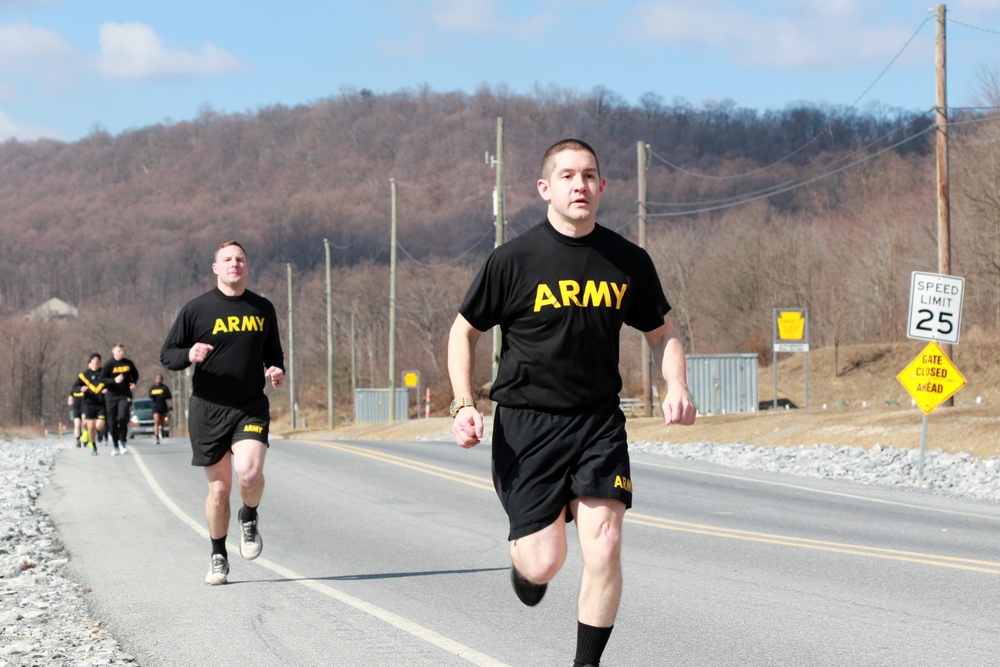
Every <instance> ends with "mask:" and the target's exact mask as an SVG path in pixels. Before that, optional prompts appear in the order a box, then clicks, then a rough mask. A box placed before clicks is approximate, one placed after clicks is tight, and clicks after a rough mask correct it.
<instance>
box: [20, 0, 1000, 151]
mask: <svg viewBox="0 0 1000 667" xmlns="http://www.w3.org/2000/svg"><path fill="white" fill-rule="evenodd" d="M935 6H936V5H935V4H934V3H932V2H930V1H929V0H824V1H822V2H820V1H819V0H698V1H697V2H693V1H691V0H617V1H613V2H609V1H605V2H597V1H594V0H573V1H568V0H364V1H362V2H358V1H356V0H354V1H351V2H348V1H343V0H327V1H325V2H323V1H316V0H311V1H309V2H302V1H301V0H283V1H282V2H274V0H268V1H266V2H265V1H262V0H239V1H234V0H208V1H206V0H197V1H193V0H169V1H164V2H152V1H147V2H137V1H136V0H127V1H126V0H100V1H98V2H94V1H89V2H88V1H84V0H76V1H70V0H0V141H5V140H8V139H11V138H14V139H17V140H20V141H33V140H36V139H40V138H50V139H56V140H60V141H66V142H72V141H76V140H79V139H82V138H84V137H86V136H87V135H88V134H91V133H93V132H95V131H106V132H109V133H111V134H113V135H118V134H120V133H122V132H127V131H129V130H136V129H140V128H143V127H148V126H151V125H157V124H160V123H163V124H168V125H169V124H173V123H177V122H180V121H184V120H191V119H193V118H196V117H197V116H198V115H199V114H200V113H201V112H202V111H204V110H207V109H211V110H212V111H214V112H215V113H220V114H231V113H253V112H256V111H257V110H259V109H262V108H265V107H268V106H273V105H285V106H294V105H298V104H312V103H315V102H318V101H321V100H324V99H329V98H336V97H338V96H339V95H342V94H345V93H348V92H352V91H360V90H365V89H367V90H370V91H372V92H374V93H376V94H387V93H395V92H400V91H415V90H418V89H420V88H424V87H426V88H428V89H430V90H431V91H433V92H437V93H445V92H452V91H461V92H465V93H469V94H472V93H474V92H475V91H476V90H477V89H480V88H482V87H483V86H489V87H490V88H491V89H493V90H497V89H499V88H505V89H506V90H508V91H509V92H511V93H514V94H525V95H533V94H536V93H541V92H546V91H547V92H552V91H553V90H555V91H567V90H568V91H571V92H573V93H576V94H578V95H587V94H590V93H592V92H593V91H594V90H595V89H603V90H605V91H610V92H611V93H613V94H615V95H617V96H618V97H619V98H620V99H621V101H623V102H624V103H626V104H630V105H639V104H640V100H641V99H642V98H643V96H644V95H647V94H649V93H653V94H654V95H658V96H659V97H660V98H661V99H662V101H663V103H664V104H667V105H671V104H674V103H676V102H680V101H683V102H686V103H688V104H690V105H692V106H695V107H702V106H705V105H711V104H718V103H723V102H725V101H727V100H731V101H732V102H733V103H734V104H735V105H736V106H737V107H743V108H750V109H756V110H758V111H761V112H763V111H768V110H781V109H785V108H786V107H788V106H789V105H794V104H803V103H805V104H810V105H816V106H835V107H855V108H857V109H858V110H859V111H861V112H866V111H871V110H875V109H886V108H888V109H903V110H906V111H917V112H919V111H926V110H928V109H930V108H932V107H934V106H935V64H934V62H935V60H934V58H935V46H934V43H935V30H936V26H935V18H934V12H933V8H934V7H935ZM946 9H947V12H946V16H947V23H946V34H947V47H948V48H947V63H948V67H947V83H948V85H947V91H948V93H947V94H948V106H949V107H951V108H956V107H971V106H978V105H979V104H980V103H981V102H980V99H981V97H982V96H981V94H980V93H981V90H982V87H983V85H984V82H985V81H987V80H988V79H989V76H990V75H991V73H992V74H996V73H997V72H998V71H1000V0H955V2H953V3H950V4H947V5H946Z"/></svg>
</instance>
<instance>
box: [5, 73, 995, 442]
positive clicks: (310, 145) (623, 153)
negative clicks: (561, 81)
mask: <svg viewBox="0 0 1000 667" xmlns="http://www.w3.org/2000/svg"><path fill="white" fill-rule="evenodd" d="M498 118H503V124H504V152H503V168H504V172H503V173H504V178H505V182H506V200H505V201H506V213H507V222H508V225H507V234H508V236H513V235H516V234H518V233H519V232H522V231H524V230H525V229H527V228H528V227H529V226H531V225H533V224H535V223H536V222H538V221H539V220H541V218H542V215H543V213H544V207H543V203H542V202H541V200H540V199H539V197H538V195H537V192H536V190H535V181H536V179H537V177H538V168H539V165H538V162H539V160H540V157H541V153H542V151H543V150H544V149H545V147H546V146H548V145H549V144H551V143H552V142H554V141H556V140H558V139H560V138H563V137H565V136H577V137H580V138H583V139H585V140H587V141H589V142H590V143H592V144H593V145H594V146H595V147H596V148H597V150H598V153H599V155H600V158H601V168H602V175H603V176H605V177H606V178H607V179H608V188H607V195H606V197H605V200H604V203H603V204H602V209H601V214H600V215H599V221H600V222H602V223H603V224H605V225H606V226H608V227H611V228H613V229H617V230H619V231H621V232H622V233H623V234H625V235H626V236H629V237H631V238H633V239H635V238H636V234H637V230H638V215H637V212H638V209H639V207H638V202H637V176H638V172H639V168H640V167H639V165H638V160H637V144H638V143H639V142H642V143H644V144H647V145H648V150H647V155H648V156H649V159H648V164H647V165H645V169H646V175H647V180H648V186H647V210H648V213H649V218H648V238H649V241H648V246H649V249H650V252H651V254H652V255H653V257H654V260H655V261H656V262H657V265H658V266H659V268H660V271H661V277H662V278H663V281H664V284H665V288H666V291H667V295H668V298H669V299H670V300H671V302H672V304H673V306H674V312H673V317H674V319H675V321H676V322H677V324H678V325H679V327H680V328H681V331H682V333H683V335H684V337H685V340H686V343H687V346H688V350H689V351H691V352H700V353H709V352H744V351H751V352H759V353H761V355H762V362H763V363H769V361H770V359H769V354H768V349H769V347H770V333H771V311H772V308H774V307H776V306H778V307H805V308H809V309H810V315H811V322H810V331H811V343H812V345H814V346H820V347H821V346H832V345H838V344H845V343H852V342H866V343H871V342H885V341H893V340H898V339H901V338H903V337H904V336H905V320H906V305H907V303H908V298H909V276H910V272H911V271H913V270H923V271H936V267H937V259H936V257H937V241H936V226H937V194H936V192H937V191H936V185H935V155H934V141H935V137H934V126H933V118H934V117H933V114H932V113H925V112H923V111H917V112H904V111H898V110H885V109H874V108H873V109H869V110H867V111H865V112H864V113H862V112H858V111H856V110H853V109H846V108H842V109H838V108H817V107H812V106H808V105H795V106H790V107H788V108H786V109H784V110H778V111H767V112H758V111H754V110H748V109H741V108H737V107H735V106H734V105H732V104H730V103H727V102H723V103H719V104H716V105H708V106H700V107H694V106H692V105H690V104H687V103H686V102H683V101H675V102H673V103H670V104H668V103H666V102H665V101H664V100H663V98H661V97H659V96H658V95H655V94H648V95H647V96H645V97H644V98H643V100H642V102H641V104H639V105H638V106H631V105H628V104H625V103H624V102H623V101H622V100H621V99H619V98H618V97H617V96H616V95H615V94H614V93H611V92H610V91H607V90H603V89H599V90H595V91H593V92H592V93H591V94H587V95H579V94H575V93H570V92H567V91H561V90H555V89H551V90H538V91H536V92H535V93H534V94H533V95H530V96H519V95H512V94H509V93H508V92H507V91H506V90H505V89H503V88H499V89H489V88H483V89H481V90H479V91H477V92H476V93H475V94H472V95H467V94H463V93H447V94H441V93H432V92H429V91H427V90H416V91H404V92H399V93H394V94H388V95H375V94H372V93H370V92H368V91H365V90H360V91H354V90H352V91H345V92H343V93H341V94H340V95H338V96H336V97H332V98H330V99H326V100H322V101H318V102H316V103H314V104H311V105H304V106H298V107H294V108H288V107H282V106H274V107H268V108H263V109H260V110H258V111H256V112H254V113H245V114H218V113H215V112H213V111H212V110H211V109H205V110H204V111H203V112H202V113H201V114H200V115H199V117H198V118H196V119H195V120H193V121H184V122H176V123H173V122H165V123H163V124H160V125H156V126H153V127H146V128H137V129H135V130H132V131H129V132H124V133H122V134H120V135H118V136H110V135H108V134H107V133H104V132H101V131H99V130H95V131H94V132H93V133H92V134H91V135H90V136H88V137H87V138H85V139H83V140H81V141H78V142H74V143H60V142H54V141H38V142H34V143H21V142H17V141H8V142H7V143H5V144H3V145H0V232H2V234H3V239H4V241H3V243H2V245H0V270H2V275H3V276H4V280H3V281H2V284H0V335H2V336H3V340H4V344H5V348H6V349H7V350H8V351H9V354H10V359H9V362H8V363H9V366H8V372H6V373H5V374H4V376H5V377H4V379H3V380H2V381H0V383H2V384H0V423H6V424H39V423H42V422H44V423H47V424H50V425H51V424H52V423H53V422H54V421H55V420H58V419H60V418H63V417H64V415H65V409H64V406H65V398H66V394H67V393H68V390H69V386H70V382H71V379H72V377H73V376H74V375H75V374H76V372H78V371H79V370H80V369H82V367H83V366H84V365H85V362H86V358H87V355H88V353H89V352H91V351H94V350H96V351H99V352H101V353H103V354H105V355H107V354H108V353H109V352H110V348H111V345H112V344H113V343H114V342H115V341H117V340H123V341H124V342H126V343H127V344H128V346H129V353H130V356H131V357H132V358H133V359H134V360H135V361H136V362H137V364H138V366H139V368H140V371H141V372H142V373H143V379H142V381H141V382H140V385H141V386H142V387H143V391H144V389H145V387H146V386H147V385H148V384H149V383H150V382H151V379H152V375H153V374H154V373H155V372H157V371H159V370H160V368H159V364H158V361H157V359H158V351H159V346H160V343H161V342H162V339H163V336H164V334H165V332H166V329H167V327H168V326H169V324H170V322H171V321H172V320H173V318H174V315H175V314H176V312H177V309H178V308H179V306H180V305H181V304H182V303H183V302H184V301H185V300H187V299H188V298H190V297H191V296H193V295H194V294H197V293H199V292H201V291H204V290H205V289H207V288H209V287H211V286H212V285H213V284H214V277H213V276H212V274H211V261H212V252H213V250H214V248H215V247H216V245H217V244H218V243H219V242H220V241H222V240H224V239H227V238H237V239H239V240H240V241H241V242H243V243H244V244H245V245H246V247H247V250H248V252H249V260H250V265H251V281H250V286H251V289H254V290H256V291H259V292H262V293H264V294H266V295H268V296H269V297H270V298H271V299H272V300H273V301H274V302H275V304H276V306H277V307H278V311H279V314H282V315H285V314H287V312H288V293H289V287H288V280H287V275H288V271H287V267H289V266H290V267H291V275H292V296H293V302H294V306H295V313H294V344H295V374H296V393H297V399H298V402H299V404H300V406H301V407H302V408H303V409H304V408H309V407H324V406H325V404H326V294H325V287H326V283H325V275H324V260H325V253H326V250H325V244H324V240H327V241H328V242H329V245H330V248H331V259H332V265H333V269H332V277H333V280H332V283H333V320H334V331H335V344H334V349H335V358H336V378H335V386H336V397H337V398H336V400H337V404H338V406H339V407H338V418H346V417H348V416H349V414H350V396H351V393H350V389H351V385H352V378H354V381H355V382H356V383H357V386H362V387H365V386H377V387H385V386H387V385H388V383H389V379H388V375H387V374H388V370H387V369H388V366H387V358H388V345H389V340H388V310H389V309H388V304H389V270H388V263H389V256H390V236H389V234H390V207H391V201H390V187H391V185H390V184H391V182H392V180H395V182H396V184H397V186H398V198H397V205H398V251H399V258H400V265H399V288H398V289H399V293H398V299H397V303H398V313H399V315H398V317H399V326H398V333H397V359H398V361H397V370H399V371H401V370H404V369H408V370H419V371H420V373H421V378H422V383H423V384H422V386H423V387H424V388H431V389H432V402H433V403H434V405H435V406H436V407H440V406H441V405H444V404H445V403H447V401H448V400H450V395H449V393H450V390H449V388H448V385H447V373H446V367H445V338H446V334H447V330H448V327H449V325H450V323H451V320H452V319H453V317H454V314H455V308H456V306H457V304H458V302H459V300H460V299H461V296H462V294H463V293H464V289H465V287H466V285H467V284H468V281H469V279H470V278H471V275H472V273H473V272H474V271H475V269H476V268H478V265H479V264H480V263H481V262H482V260H483V258H484V257H485V256H486V254H487V253H488V252H489V251H490V249H491V248H492V244H493V210H492V198H493V195H492V191H493V188H494V185H495V183H496V167H495V166H493V165H492V164H491V163H490V162H489V161H488V158H489V157H490V156H495V155H496V153H497V119H498ZM956 120H961V121H962V122H961V123H959V122H956V123H954V124H953V126H952V127H951V128H950V130H951V133H950V137H951V143H952V151H951V165H952V166H951V177H952V187H951V202H952V208H951V219H952V241H953V251H952V257H953V259H952V262H953V273H955V274H957V275H964V276H965V278H966V280H967V286H966V306H965V308H966V310H965V314H964V318H963V326H965V327H970V326H971V327H980V328H984V329H987V330H994V331H995V330H996V329H998V328H1000V306H998V303H1000V291H998V290H1000V280H998V277H1000V205H998V201H1000V197H998V191H997V188H998V183H1000V179H998V173H997V172H998V169H1000V168H998V167H997V166H996V162H997V160H996V158H997V156H998V150H997V149H998V140H1000V126H998V125H997V124H996V123H995V122H973V121H982V120H983V119H982V118H980V117H972V118H963V119H956ZM51 297H58V298H60V299H62V300H64V301H66V302H68V303H70V304H71V305H73V306H75V307H77V308H78V309H79V313H80V314H79V318H78V319H77V320H76V321H75V322H71V323H62V322H46V321H41V320H38V319H35V320H32V321H26V320H25V316H26V315H27V314H28V313H29V311H31V310H32V309H33V308H35V307H36V306H38V305H39V304H41V303H43V302H44V301H45V300H47V299H49V298H51ZM287 324H288V323H287V321H286V322H283V323H282V326H283V336H284V337H285V340H286V347H287V346H288V342H289V341H288V339H287V332H288V328H287ZM489 356H490V355H489V353H488V350H486V349H485V348H484V350H483V354H481V355H480V360H479V361H480V362H481V370H480V373H479V375H481V379H482V381H483V383H485V382H487V381H488V378H489ZM638 357H639V353H638V336H637V335H631V334H626V343H625V345H624V347H623V363H622V369H623V372H624V373H625V376H626V383H627V384H628V385H629V386H630V387H634V386H635V384H636V383H637V380H638V377H637V371H636V369H637V366H638V364H639V358H638ZM397 382H398V381H397ZM274 404H275V408H276V410H277V411H278V412H281V411H286V412H287V409H288V405H287V404H288V398H287V396H285V397H283V398H282V397H277V398H275V400H274Z"/></svg>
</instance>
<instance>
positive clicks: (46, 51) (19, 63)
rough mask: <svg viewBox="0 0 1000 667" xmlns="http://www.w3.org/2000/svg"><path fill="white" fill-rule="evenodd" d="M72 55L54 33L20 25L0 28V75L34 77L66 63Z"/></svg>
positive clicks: (73, 50)
mask: <svg viewBox="0 0 1000 667" xmlns="http://www.w3.org/2000/svg"><path fill="white" fill-rule="evenodd" d="M75 53H76V49H74V48H73V46H72V45H71V44H70V43H69V42H67V41H66V40H65V39H63V37H62V35H60V34H59V33H57V32H55V31H54V30H48V29H47V28H37V27H35V26H32V25H29V24H27V23H23V22H19V23H7V24H3V25H0V72H8V73H10V72H13V73H28V74H30V73H37V72H38V71H40V70H44V69H47V68H50V67H52V66H53V65H59V64H61V63H64V62H67V61H69V60H70V59H72V58H73V57H74V55H75Z"/></svg>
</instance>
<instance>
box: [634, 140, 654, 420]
mask: <svg viewBox="0 0 1000 667" xmlns="http://www.w3.org/2000/svg"><path fill="white" fill-rule="evenodd" d="M635 149H636V157H637V158H638V162H639V169H638V179H637V180H638V181H639V247H640V248H643V249H645V247H646V142H644V141H637V142H636V143H635ZM640 338H641V341H642V342H641V345H642V348H641V355H642V356H641V358H640V363H641V366H640V368H642V403H643V405H644V406H645V408H644V413H645V415H646V416H647V417H652V416H653V379H652V374H651V373H650V369H649V367H650V365H651V364H650V358H649V343H647V342H646V337H645V336H642V335H641V334H640Z"/></svg>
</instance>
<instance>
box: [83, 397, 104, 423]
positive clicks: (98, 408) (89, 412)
mask: <svg viewBox="0 0 1000 667" xmlns="http://www.w3.org/2000/svg"><path fill="white" fill-rule="evenodd" d="M104 416H105V413H104V401H101V402H100V403H99V404H98V403H90V402H89V401H84V403H83V418H84V419H101V420H103V419H104Z"/></svg>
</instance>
